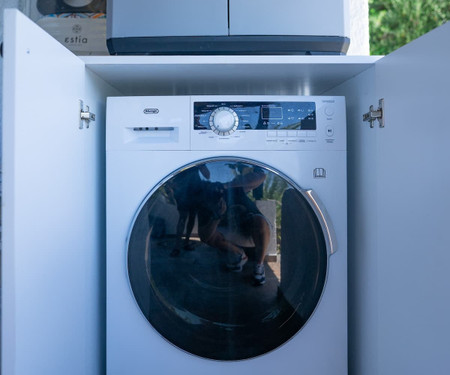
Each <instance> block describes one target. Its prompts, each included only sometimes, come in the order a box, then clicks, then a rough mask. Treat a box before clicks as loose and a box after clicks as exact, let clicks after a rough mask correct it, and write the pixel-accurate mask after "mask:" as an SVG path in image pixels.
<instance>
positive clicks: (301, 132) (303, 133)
mask: <svg viewBox="0 0 450 375" xmlns="http://www.w3.org/2000/svg"><path fill="white" fill-rule="evenodd" d="M306 133H307V131H306V130H298V131H297V137H306Z"/></svg>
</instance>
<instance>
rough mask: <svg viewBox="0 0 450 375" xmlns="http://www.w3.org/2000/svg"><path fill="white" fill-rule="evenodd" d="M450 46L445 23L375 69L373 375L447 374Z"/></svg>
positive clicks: (449, 345)
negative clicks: (379, 119)
mask: <svg viewBox="0 0 450 375" xmlns="http://www.w3.org/2000/svg"><path fill="white" fill-rule="evenodd" d="M449 42H450V22H449V23H447V24H445V25H443V26H441V27H440V28H438V29H436V30H434V31H432V32H430V33H428V34H427V35H424V36H423V37H421V38H419V39H417V40H416V41H414V42H412V43H410V44H409V45H406V46H404V47H402V48H401V49H399V50H397V51H396V52H394V53H392V54H390V55H388V56H386V57H385V58H383V59H381V60H379V61H378V62H377V63H376V69H375V70H376V92H377V97H378V98H384V99H385V124H386V127H385V128H384V129H379V128H378V129H374V130H376V131H377V133H378V152H377V166H378V168H377V173H378V175H377V180H378V183H377V195H378V212H377V215H378V273H379V277H378V312H379V314H378V331H379V344H380V347H379V350H378V353H379V373H380V374H385V375H391V374H399V373H402V374H410V375H415V374H417V375H418V374H423V373H433V374H437V375H438V374H449V373H450V357H449V356H448V353H449V352H450V341H449V339H448V338H449V335H450V323H449V319H448V317H449V316H450V299H449V298H448V296H449V286H450V282H449V279H448V275H449V274H450V251H449V240H448V239H449V224H450V221H449V213H450V199H449V192H450V163H449V161H450V147H449V140H450V126H449V120H448V108H449V104H450V100H449V88H450V74H449V66H450V48H449ZM373 104H376V103H373Z"/></svg>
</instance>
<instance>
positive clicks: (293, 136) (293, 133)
mask: <svg viewBox="0 0 450 375" xmlns="http://www.w3.org/2000/svg"><path fill="white" fill-rule="evenodd" d="M287 136H288V138H296V137H297V132H296V131H295V130H290V131H288V132H287Z"/></svg>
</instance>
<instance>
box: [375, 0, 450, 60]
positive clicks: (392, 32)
mask: <svg viewBox="0 0 450 375" xmlns="http://www.w3.org/2000/svg"><path fill="white" fill-rule="evenodd" d="M448 20H450V0H369V27H370V53H371V54H372V55H385V54H388V53H390V52H392V51H394V50H396V49H397V48H399V47H401V46H403V45H405V44H406V43H409V42H410V41H412V40H414V39H416V38H418V37H419V36H421V35H423V34H425V33H427V32H428V31H430V30H432V29H434V28H436V27H438V26H439V25H441V24H442V23H444V22H445V21H448Z"/></svg>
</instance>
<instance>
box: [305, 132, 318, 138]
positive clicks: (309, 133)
mask: <svg viewBox="0 0 450 375" xmlns="http://www.w3.org/2000/svg"><path fill="white" fill-rule="evenodd" d="M306 136H307V137H315V136H316V131H315V130H311V131H308V132H307V133H306Z"/></svg>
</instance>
